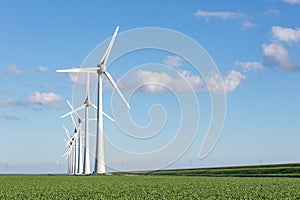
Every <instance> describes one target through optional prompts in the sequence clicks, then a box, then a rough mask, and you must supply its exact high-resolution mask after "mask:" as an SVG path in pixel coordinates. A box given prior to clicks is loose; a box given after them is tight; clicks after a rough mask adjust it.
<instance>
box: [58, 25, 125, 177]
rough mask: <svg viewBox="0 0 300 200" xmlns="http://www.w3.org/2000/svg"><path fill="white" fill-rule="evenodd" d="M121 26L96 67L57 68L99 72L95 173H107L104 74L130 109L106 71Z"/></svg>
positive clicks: (70, 70)
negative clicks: (104, 138)
mask: <svg viewBox="0 0 300 200" xmlns="http://www.w3.org/2000/svg"><path fill="white" fill-rule="evenodd" d="M118 30H119V26H117V28H116V30H115V32H114V34H113V36H112V39H111V41H110V43H109V45H108V48H107V49H106V51H105V53H104V55H103V57H102V59H101V61H100V63H99V64H98V65H97V66H96V67H91V68H74V69H63V70H56V71H57V72H93V73H97V74H98V100H97V135H96V156H95V169H94V173H96V174H103V173H105V162H104V145H103V105H102V103H103V102H102V80H103V77H102V76H103V74H104V75H105V76H106V77H107V79H108V80H109V82H110V83H111V84H112V85H113V87H114V88H115V90H116V91H117V93H118V94H119V95H120V97H121V98H122V100H123V101H124V103H125V104H126V106H127V107H128V108H129V109H130V106H129V104H128V102H127V101H126V99H125V97H124V96H123V94H122V93H121V91H120V90H119V88H118V86H117V84H116V83H115V81H114V80H113V78H112V77H111V75H110V74H109V73H108V72H107V71H106V63H107V60H108V57H109V54H110V51H111V49H112V47H113V44H114V41H115V39H116V36H117V33H118Z"/></svg>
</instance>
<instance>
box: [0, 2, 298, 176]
mask: <svg viewBox="0 0 300 200" xmlns="http://www.w3.org/2000/svg"><path fill="white" fill-rule="evenodd" d="M299 13H300V1H299V0H254V1H247V2H245V1H230V0H218V1H217V0H212V1H200V0H197V1H196V0H188V1H173V0H172V1H171V0H166V1H158V0H154V1H136V0H132V1H121V0H119V1H118V0H113V1H59V0H54V1H35V0H28V1H21V0H19V1H18V0H12V1H8V0H1V1H0V127H1V129H0V173H64V172H66V170H67V161H66V159H65V158H63V157H61V155H63V154H64V153H65V152H66V150H67V147H66V146H65V141H64V140H63V139H62V138H63V137H64V138H66V136H65V132H64V129H63V128H62V126H63V125H65V126H66V127H67V128H68V129H69V130H70V131H72V130H73V127H72V123H71V120H70V118H64V119H61V118H60V116H61V115H63V114H65V113H67V112H69V111H70V110H69V107H68V105H67V104H66V101H65V100H66V99H69V100H70V101H72V102H73V105H74V107H77V106H79V105H80V104H81V103H83V101H84V98H85V97H84V94H85V90H84V88H85V79H84V78H82V77H83V76H80V77H81V78H80V77H78V76H77V74H68V73H64V74H63V73H57V72H56V70H57V69H65V68H74V67H86V64H89V65H91V64H93V63H95V65H96V64H97V62H99V60H100V59H101V57H102V55H101V54H103V52H104V50H105V48H106V46H107V44H108V43H107V42H108V41H109V38H110V37H111V36H112V34H113V32H114V30H115V28H116V26H120V29H119V35H120V36H117V39H116V42H115V45H114V47H113V49H112V53H111V54H112V55H111V58H110V59H109V61H108V70H109V72H110V73H111V75H112V76H113V77H114V79H115V81H116V82H118V85H119V86H120V89H121V90H122V91H123V92H124V94H125V97H126V98H127V99H128V100H129V104H130V105H131V110H129V111H128V110H124V109H125V107H124V105H123V104H122V102H120V101H118V97H117V95H115V94H114V92H113V90H112V89H111V87H110V85H109V83H108V82H107V80H104V94H103V98H104V100H103V104H104V111H105V112H106V113H108V114H110V115H111V116H112V117H113V118H114V119H115V121H116V122H115V123H113V122H111V121H109V120H107V119H104V134H105V137H106V139H107V140H106V145H105V148H106V149H105V150H106V151H105V158H106V160H107V163H108V166H107V169H108V170H143V169H157V168H189V167H207V166H229V165H249V164H250V165H256V164H269V163H294V162H299V161H300V147H299V141H300V133H299V130H300V125H299V121H300V114H299V113H300V106H299V102H300V94H299V92H298V91H300V59H299V58H300V56H299V55H300V24H299V22H298V20H297V19H298V18H299V17H300V14H299ZM149 27H152V28H149ZM139 30H141V32H139ZM143 30H146V31H145V32H147V33H148V35H147V34H145V35H142V34H141V33H143ZM156 30H161V31H162V32H164V31H167V32H168V31H170V33H176V34H178V35H181V36H182V35H184V36H185V38H186V39H187V40H188V41H193V42H194V43H196V44H198V45H199V46H201V47H202V48H203V51H200V52H197V51H192V50H191V49H192V48H190V49H189V46H188V48H187V47H186V46H184V44H185V43H184V41H182V40H181V39H180V37H178V40H176V39H175V40H173V41H172V42H171V43H173V44H174V46H176V45H179V46H180V45H181V46H182V52H183V53H182V55H181V54H180V53H178V52H174V51H169V52H168V51H167V50H168V49H167V50H162V49H160V48H152V49H151V48H141V49H138V50H135V51H133V50H132V51H130V52H127V53H124V54H122V55H121V54H120V52H122V51H125V50H124V49H126V48H128V49H130V48H131V46H130V45H133V46H134V45H136V44H138V41H142V42H145V41H150V43H151V38H155V37H154V36H155V33H156V32H155V31H156ZM130 31H132V32H130ZM152 31H154V32H152ZM131 33H133V34H136V35H134V37H132V38H130V40H129V39H128V38H129V36H131V35H130V34H131ZM168 33H169V32H168ZM139 34H140V35H139ZM159 36H160V34H158V37H157V38H160V37H159ZM165 41H168V37H164V38H160V39H159V43H158V44H157V45H158V46H159V45H161V44H164V42H165ZM142 42H141V43H140V44H139V45H141V46H143V43H142ZM182 42H183V43H182ZM145 43H146V42H145ZM122 45H123V46H122ZM154 47H155V45H154ZM178 51H180V50H178ZM185 52H186V54H185ZM118 53H119V54H118ZM197 53H199V58H202V57H201V56H200V54H201V53H202V54H203V55H204V54H205V55H206V58H207V59H208V58H211V60H212V62H211V63H210V64H211V65H212V66H214V67H216V70H215V71H214V72H212V73H211V74H210V75H207V76H206V75H205V74H202V73H201V72H203V71H201V70H204V71H205V69H206V68H205V67H208V66H205V65H204V64H203V66H202V65H201V66H194V65H193V63H192V62H190V61H191V60H189V59H188V58H189V55H197ZM183 54H185V55H186V56H183ZM202 54H201V55H202ZM98 55H99V56H98ZM196 58H197V56H196ZM199 68H200V73H199ZM91 78H92V79H93V78H94V79H95V77H93V76H92V77H91ZM153 83H155V84H153ZM137 86H139V88H137V90H136V91H135V92H134V93H133V94H131V96H130V94H129V93H130V91H132V90H134V88H136V87H137ZM90 87H91V91H92V97H93V98H92V100H93V101H94V102H95V99H96V94H95V87H96V82H95V81H94V82H91V86H90ZM80 92H81V93H80ZM215 97H216V98H221V99H225V98H226V102H225V109H226V113H225V120H224V126H223V121H222V120H221V121H218V122H217V124H218V125H221V126H222V131H221V132H220V137H219V138H217V139H216V145H214V146H213V148H212V150H211V151H209V154H208V155H207V156H205V157H204V158H200V157H199V151H200V149H201V145H202V144H203V141H205V135H206V133H207V130H208V128H209V127H210V124H211V117H212V113H213V110H214V109H215V110H217V111H218V109H219V108H218V106H215V105H214V101H213V100H212V98H215ZM81 100H82V102H81ZM119 109H120V110H119ZM185 112H187V113H185ZM120 113H121V114H120ZM94 114H95V112H94V111H92V110H91V115H94ZM125 114H126V116H125ZM80 115H81V116H82V117H83V116H84V113H83V112H82V113H80ZM198 118H199V119H198ZM125 119H126V120H128V119H129V120H131V121H126V120H125ZM128 124H129V125H128ZM131 124H133V126H131ZM189 124H190V125H189ZM212 126H215V124H214V123H212ZM180 127H187V129H184V130H183V131H185V132H186V135H183V136H178V135H180V134H176V133H178V130H179V129H180ZM192 128H194V129H195V130H192ZM179 132H180V131H179ZM91 133H92V134H93V133H95V127H94V125H93V123H92V122H91ZM139 134H140V135H139ZM193 134H195V135H193ZM181 137H182V138H181ZM176 138H179V140H180V141H181V142H180V141H179V142H178V144H177V143H176V144H177V145H179V146H180V147H179V146H177V147H178V148H177V147H176V146H175V147H174V146H173V147H171V145H170V144H171V143H172V141H176ZM93 141H94V136H93V135H92V136H91V143H92V144H91V146H92V147H91V151H93V148H94V144H93ZM107 141H110V142H111V143H112V144H113V145H112V146H114V147H117V148H116V149H119V150H120V149H122V151H125V152H131V153H133V154H134V155H138V156H137V157H135V156H132V157H130V156H128V157H126V156H123V154H122V153H120V152H118V151H117V150H116V149H113V148H112V149H110V147H108V146H109V145H108V142H107ZM185 142H186V143H185ZM185 145H186V146H185ZM163 147H170V148H169V150H170V152H169V153H166V154H164V153H162V154H152V155H151V156H149V155H150V154H151V153H153V152H158V153H159V152H160V149H162V148H163ZM185 147H186V148H185ZM114 150H115V151H114ZM174 152H176V153H174ZM175 154H176V155H175ZM153 156H154V157H153ZM168 156H169V157H168ZM91 159H92V155H91ZM92 165H93V162H92ZM91 167H93V166H91Z"/></svg>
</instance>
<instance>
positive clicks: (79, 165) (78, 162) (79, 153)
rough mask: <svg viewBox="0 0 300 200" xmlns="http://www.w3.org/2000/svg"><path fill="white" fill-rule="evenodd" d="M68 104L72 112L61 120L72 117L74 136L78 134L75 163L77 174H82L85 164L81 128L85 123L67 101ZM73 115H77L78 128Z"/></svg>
mask: <svg viewBox="0 0 300 200" xmlns="http://www.w3.org/2000/svg"><path fill="white" fill-rule="evenodd" d="M67 103H68V105H69V107H70V108H71V110H72V111H71V112H69V113H67V114H64V115H63V116H61V118H64V117H66V116H68V115H71V119H72V123H73V126H74V134H77V140H76V141H75V142H76V145H75V151H77V154H76V159H75V160H76V162H75V165H76V173H77V174H82V173H83V166H82V164H83V162H82V160H83V159H82V157H83V156H82V131H81V126H82V122H83V119H82V118H81V117H80V115H79V114H78V113H77V112H76V111H75V112H74V108H73V106H72V105H71V104H70V102H69V101H68V100H67ZM73 113H75V114H76V116H77V119H78V126H77V125H76V123H75V120H74V117H73V115H72V114H73Z"/></svg>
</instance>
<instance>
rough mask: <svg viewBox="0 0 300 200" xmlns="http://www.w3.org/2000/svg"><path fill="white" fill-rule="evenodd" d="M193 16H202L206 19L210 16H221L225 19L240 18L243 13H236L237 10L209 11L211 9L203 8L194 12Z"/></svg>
mask: <svg viewBox="0 0 300 200" xmlns="http://www.w3.org/2000/svg"><path fill="white" fill-rule="evenodd" d="M195 16H197V17H203V18H205V19H206V20H208V19H210V18H221V19H223V20H227V19H237V18H241V17H243V16H244V14H242V13H238V12H228V11H224V12H211V11H205V10H198V11H197V12H196V13H195Z"/></svg>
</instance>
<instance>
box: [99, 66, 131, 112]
mask: <svg viewBox="0 0 300 200" xmlns="http://www.w3.org/2000/svg"><path fill="white" fill-rule="evenodd" d="M104 74H105V75H106V77H107V78H108V80H109V82H110V83H111V84H112V85H113V86H114V88H115V89H116V90H117V92H118V94H119V95H120V97H121V98H122V100H123V101H124V103H125V104H126V106H127V107H128V108H129V109H130V105H129V104H128V102H127V101H126V99H125V97H124V96H123V94H122V93H121V91H120V90H119V88H118V86H117V84H116V83H115V81H114V80H113V78H112V77H111V75H110V74H109V73H108V72H107V71H105V72H104Z"/></svg>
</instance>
